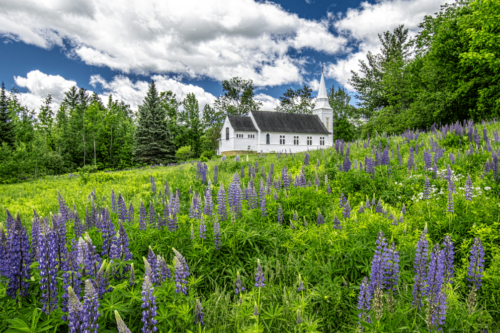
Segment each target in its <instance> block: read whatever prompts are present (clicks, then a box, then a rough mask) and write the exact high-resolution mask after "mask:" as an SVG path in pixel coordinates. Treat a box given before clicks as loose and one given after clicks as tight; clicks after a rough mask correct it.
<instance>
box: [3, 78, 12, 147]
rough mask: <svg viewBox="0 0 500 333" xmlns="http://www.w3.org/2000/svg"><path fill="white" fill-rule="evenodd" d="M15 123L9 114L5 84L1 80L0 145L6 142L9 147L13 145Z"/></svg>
mask: <svg viewBox="0 0 500 333" xmlns="http://www.w3.org/2000/svg"><path fill="white" fill-rule="evenodd" d="M14 126H15V124H14V122H13V121H12V119H11V117H10V114H9V105H8V102H7V96H5V85H4V83H3V82H2V89H1V91H0V145H1V144H2V143H3V142H6V143H7V144H8V145H10V146H11V147H13V146H14V142H15V141H16V132H15V127H14Z"/></svg>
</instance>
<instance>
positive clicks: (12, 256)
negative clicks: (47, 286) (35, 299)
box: [5, 214, 31, 299]
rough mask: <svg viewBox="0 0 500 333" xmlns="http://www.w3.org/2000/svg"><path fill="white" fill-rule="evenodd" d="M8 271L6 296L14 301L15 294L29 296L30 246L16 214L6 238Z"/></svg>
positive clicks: (26, 234)
mask: <svg viewBox="0 0 500 333" xmlns="http://www.w3.org/2000/svg"><path fill="white" fill-rule="evenodd" d="M5 261H7V263H8V267H10V270H8V271H7V278H8V279H9V282H8V285H7V296H10V297H11V298H12V299H15V298H16V296H17V292H18V291H19V295H20V296H28V295H29V291H28V288H29V282H28V280H29V278H30V272H31V269H30V265H31V255H30V244H29V237H28V233H27V232H26V229H25V228H24V226H23V225H22V223H21V218H20V217H19V214H17V216H16V219H15V220H14V222H13V223H12V224H11V227H10V230H9V233H8V238H7V259H6V260H5Z"/></svg>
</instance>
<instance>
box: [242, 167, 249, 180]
mask: <svg viewBox="0 0 500 333" xmlns="http://www.w3.org/2000/svg"><path fill="white" fill-rule="evenodd" d="M249 167H250V166H249ZM248 174H250V171H249V172H248ZM240 177H241V179H243V178H245V168H244V167H241V171H240Z"/></svg>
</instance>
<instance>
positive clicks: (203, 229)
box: [200, 216, 207, 239]
mask: <svg viewBox="0 0 500 333" xmlns="http://www.w3.org/2000/svg"><path fill="white" fill-rule="evenodd" d="M200 238H201V239H206V238H207V225H206V224H205V221H204V219H203V216H202V217H201V219H200Z"/></svg>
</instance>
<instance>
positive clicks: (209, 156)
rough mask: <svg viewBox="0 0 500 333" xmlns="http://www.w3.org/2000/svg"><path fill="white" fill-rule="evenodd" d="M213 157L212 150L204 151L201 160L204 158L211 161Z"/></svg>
mask: <svg viewBox="0 0 500 333" xmlns="http://www.w3.org/2000/svg"><path fill="white" fill-rule="evenodd" d="M213 156H214V152H213V151H212V150H206V151H204V152H203V153H201V158H203V157H205V158H206V159H207V160H209V159H211V158H212V157H213Z"/></svg>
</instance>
